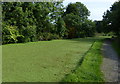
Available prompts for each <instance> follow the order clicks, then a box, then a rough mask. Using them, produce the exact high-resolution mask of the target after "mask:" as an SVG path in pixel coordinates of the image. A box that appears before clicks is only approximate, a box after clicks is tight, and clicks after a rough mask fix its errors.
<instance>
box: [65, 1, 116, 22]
mask: <svg viewBox="0 0 120 84" xmlns="http://www.w3.org/2000/svg"><path fill="white" fill-rule="evenodd" d="M115 1H117V0H64V1H63V4H64V6H67V5H68V4H69V3H70V2H71V3H75V2H82V3H83V4H84V5H85V6H86V7H87V8H88V10H89V11H90V16H89V19H92V20H102V16H103V13H104V12H105V11H106V10H107V9H109V8H110V7H111V5H112V4H113V3H114V2H115Z"/></svg>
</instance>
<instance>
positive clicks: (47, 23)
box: [2, 2, 95, 44]
mask: <svg viewBox="0 0 120 84" xmlns="http://www.w3.org/2000/svg"><path fill="white" fill-rule="evenodd" d="M2 8H3V11H2V27H3V28H2V39H3V41H2V42H3V44H8V43H23V42H33V41H41V40H51V39H59V38H66V39H67V38H69V39H70V38H79V37H89V36H94V34H95V23H94V22H92V21H91V20H89V19H88V16H89V15H90V12H89V10H88V9H87V8H86V6H85V5H84V4H82V3H80V2H76V3H70V4H69V5H68V6H67V7H66V8H64V7H63V4H62V2H2Z"/></svg>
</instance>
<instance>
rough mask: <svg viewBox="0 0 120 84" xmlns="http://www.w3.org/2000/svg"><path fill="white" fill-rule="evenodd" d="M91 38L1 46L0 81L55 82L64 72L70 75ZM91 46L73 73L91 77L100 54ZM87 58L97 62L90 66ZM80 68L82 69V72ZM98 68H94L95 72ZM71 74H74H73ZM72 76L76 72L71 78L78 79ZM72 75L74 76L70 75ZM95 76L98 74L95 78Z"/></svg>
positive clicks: (86, 49) (88, 45) (99, 60)
mask: <svg viewBox="0 0 120 84" xmlns="http://www.w3.org/2000/svg"><path fill="white" fill-rule="evenodd" d="M95 40H96V38H85V39H71V40H52V41H40V42H31V43H25V44H22V43H21V44H8V45H3V46H2V66H3V67H2V73H3V74H2V75H3V80H2V81H3V82H59V81H61V80H62V79H63V78H64V77H65V75H67V74H70V73H71V71H73V70H74V69H75V68H76V66H77V65H78V64H79V62H80V60H81V59H82V56H84V53H85V52H87V51H88V50H89V48H90V46H91V45H92V44H93V42H94V41H95ZM95 44H98V46H99V42H98V43H95ZM95 47H97V46H95ZM95 49H96V48H95ZM95 49H92V50H91V51H92V53H88V54H87V56H86V57H85V60H84V62H83V64H82V66H81V69H80V68H78V69H77V70H76V71H77V72H76V73H79V75H81V76H80V77H82V76H86V77H87V76H88V77H91V79H92V76H91V75H92V71H93V67H94V68H96V67H97V66H98V65H99V63H100V62H101V56H99V54H98V53H99V51H98V50H95ZM98 49H99V48H98ZM93 50H95V51H93ZM94 52H95V53H94ZM94 55H95V56H94ZM97 57H98V59H97ZM99 57H100V58H99ZM87 60H89V61H87ZM90 60H93V63H96V61H98V62H97V63H98V64H95V65H94V64H92V63H91V61H90ZM89 63H90V64H89ZM87 64H88V65H87ZM91 67H92V68H91ZM79 69H80V70H81V71H80V70H79ZM87 69H89V70H87ZM96 70H98V71H99V67H97V68H96ZM79 71H80V72H79ZM82 71H83V72H84V71H85V72H84V73H82ZM87 71H90V72H87ZM98 71H96V73H97V72H98ZM72 75H75V73H73V74H72ZM89 75H90V76H89ZM97 75H99V73H97V74H96V75H94V73H93V78H95V77H97ZM76 76H77V75H75V80H78V79H76V78H78V77H76ZM72 77H73V79H74V76H72ZM98 79H99V76H98V77H97V79H96V80H98ZM80 80H81V81H84V79H82V78H80ZM91 81H92V80H91Z"/></svg>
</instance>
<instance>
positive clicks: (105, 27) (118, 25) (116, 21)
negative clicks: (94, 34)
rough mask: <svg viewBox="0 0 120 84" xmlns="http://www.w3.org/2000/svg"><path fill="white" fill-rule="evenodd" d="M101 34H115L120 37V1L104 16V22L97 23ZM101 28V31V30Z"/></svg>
mask: <svg viewBox="0 0 120 84" xmlns="http://www.w3.org/2000/svg"><path fill="white" fill-rule="evenodd" d="M97 23H99V24H97V26H98V27H97V30H98V31H99V32H104V33H109V32H113V33H114V35H116V36H117V37H119V36H120V1H117V2H115V3H114V4H113V5H112V6H111V7H110V9H109V10H107V11H106V12H105V13H104V15H103V20H102V21H97ZM100 27H101V29H100Z"/></svg>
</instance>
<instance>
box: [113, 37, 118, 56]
mask: <svg viewBox="0 0 120 84" xmlns="http://www.w3.org/2000/svg"><path fill="white" fill-rule="evenodd" d="M112 45H113V47H114V48H115V50H116V51H117V53H118V55H119V56H120V47H119V46H120V38H114V40H113V41H112Z"/></svg>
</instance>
